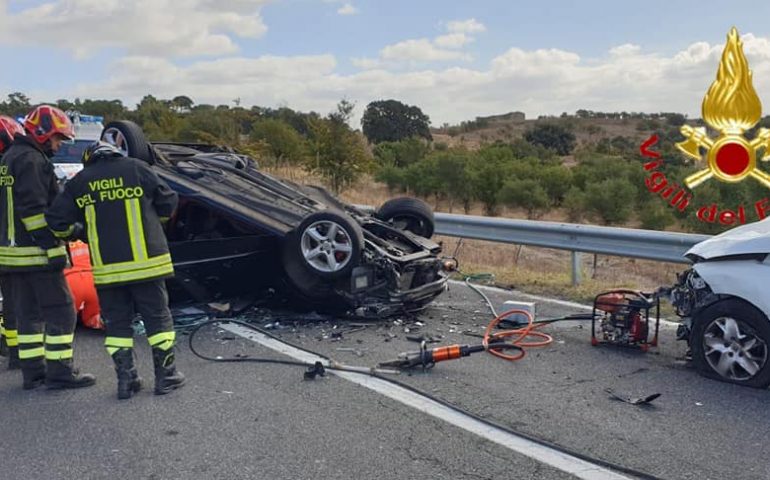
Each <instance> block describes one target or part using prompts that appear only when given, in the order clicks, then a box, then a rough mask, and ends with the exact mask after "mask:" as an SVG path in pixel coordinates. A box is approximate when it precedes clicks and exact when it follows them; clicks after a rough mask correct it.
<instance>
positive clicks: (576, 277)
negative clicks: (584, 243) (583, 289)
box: [569, 250, 580, 287]
mask: <svg viewBox="0 0 770 480" xmlns="http://www.w3.org/2000/svg"><path fill="white" fill-rule="evenodd" d="M569 255H570V259H571V260H572V286H573V287H577V286H578V285H580V252H576V251H574V250H572V251H570V252H569Z"/></svg>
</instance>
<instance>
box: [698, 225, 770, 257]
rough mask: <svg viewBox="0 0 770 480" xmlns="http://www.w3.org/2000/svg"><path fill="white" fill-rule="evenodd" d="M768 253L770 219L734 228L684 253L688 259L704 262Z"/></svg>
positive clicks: (769, 248)
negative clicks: (694, 258) (698, 259)
mask: <svg viewBox="0 0 770 480" xmlns="http://www.w3.org/2000/svg"><path fill="white" fill-rule="evenodd" d="M768 253H770V218H766V219H765V220H762V221H759V222H755V223H749V224H748V225H741V226H740V227H735V228H733V229H731V230H728V231H726V232H724V233H721V234H719V235H715V236H713V237H711V238H709V239H708V240H705V241H703V242H700V243H698V244H696V245H695V246H693V247H692V248H691V249H690V250H688V251H687V253H685V256H686V257H688V258H693V257H697V258H702V259H704V260H708V259H713V258H719V257H732V256H736V255H763V254H768Z"/></svg>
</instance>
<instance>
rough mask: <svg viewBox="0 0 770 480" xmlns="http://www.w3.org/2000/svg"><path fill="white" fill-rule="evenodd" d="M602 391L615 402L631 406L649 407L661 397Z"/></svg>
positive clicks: (610, 390)
mask: <svg viewBox="0 0 770 480" xmlns="http://www.w3.org/2000/svg"><path fill="white" fill-rule="evenodd" d="M604 391H605V392H607V393H609V394H610V396H611V397H612V398H614V399H615V400H620V401H621V402H625V403H630V404H631V405H649V404H650V402H652V401H653V400H655V399H656V398H658V397H660V395H661V394H660V393H653V394H652V395H647V396H646V397H638V398H636V397H627V396H623V395H619V394H617V393H615V392H614V391H613V390H612V389H611V388H607V389H605V390H604ZM696 405H697V403H696Z"/></svg>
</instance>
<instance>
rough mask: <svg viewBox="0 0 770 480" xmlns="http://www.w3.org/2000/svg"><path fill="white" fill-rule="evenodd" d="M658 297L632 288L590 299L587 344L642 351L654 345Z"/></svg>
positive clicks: (657, 328)
mask: <svg viewBox="0 0 770 480" xmlns="http://www.w3.org/2000/svg"><path fill="white" fill-rule="evenodd" d="M653 309H654V312H653V313H654V318H655V324H654V326H653V327H654V333H653V335H652V340H650V333H651V332H650V327H651V325H650V311H651V310H653ZM659 329H660V300H659V299H658V296H657V295H655V294H646V293H642V292H638V291H635V290H611V291H609V292H604V293H600V294H599V295H597V296H596V297H595V298H594V309H593V318H592V320H591V345H594V346H596V345H600V344H609V345H618V346H622V347H633V348H638V349H640V350H641V351H643V352H646V351H647V350H649V348H650V346H653V347H656V346H657V345H658V331H659Z"/></svg>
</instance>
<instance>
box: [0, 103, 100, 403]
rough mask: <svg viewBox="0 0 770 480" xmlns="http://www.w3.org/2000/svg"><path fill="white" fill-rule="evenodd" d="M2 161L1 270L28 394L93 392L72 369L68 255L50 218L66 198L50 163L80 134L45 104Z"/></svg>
mask: <svg viewBox="0 0 770 480" xmlns="http://www.w3.org/2000/svg"><path fill="white" fill-rule="evenodd" d="M24 130H25V131H26V135H24V136H20V135H17V136H16V137H15V139H14V143H13V145H11V148H10V149H9V150H8V151H7V152H6V153H5V154H4V155H3V159H2V161H0V184H2V190H3V191H2V192H0V270H1V271H2V272H3V275H5V276H6V279H5V280H4V281H5V282H6V283H8V282H10V283H11V285H12V288H11V291H10V293H11V295H10V298H8V300H10V301H11V302H12V304H13V310H14V313H15V316H16V318H17V321H18V345H19V361H20V362H19V363H20V364H21V373H22V377H23V380H24V383H23V386H24V388H25V389H32V388H35V387H37V386H39V385H42V384H43V383H45V384H46V386H47V387H48V388H77V387H88V386H91V385H93V384H94V383H95V382H96V379H95V378H94V376H93V375H90V374H80V373H79V372H78V371H77V369H75V368H74V367H73V361H72V342H73V340H74V331H75V322H76V317H75V310H74V309H73V307H72V298H71V297H70V292H69V289H68V288H67V282H66V281H65V280H64V275H63V274H62V270H63V269H64V267H65V266H66V265H67V251H66V249H65V247H64V245H63V244H62V242H61V241H59V240H57V239H56V237H54V235H53V234H52V233H51V231H50V230H49V229H48V224H47V223H46V220H45V216H44V212H45V209H46V208H47V207H48V206H49V205H50V204H51V203H52V202H53V200H54V198H55V197H56V195H57V194H58V192H59V187H58V183H57V181H56V175H55V174H54V167H53V164H52V163H51V160H50V159H51V157H53V155H54V154H55V153H56V151H57V150H58V149H59V147H60V146H61V144H62V143H63V142H64V141H67V140H71V139H73V138H74V136H75V131H74V128H73V126H72V122H71V121H70V119H69V118H68V117H67V116H66V115H65V114H64V112H62V111H61V110H59V109H58V108H55V107H51V106H48V105H42V106H39V107H37V108H35V109H34V110H33V111H32V112H31V113H30V114H29V115H27V117H26V118H25V119H24Z"/></svg>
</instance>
